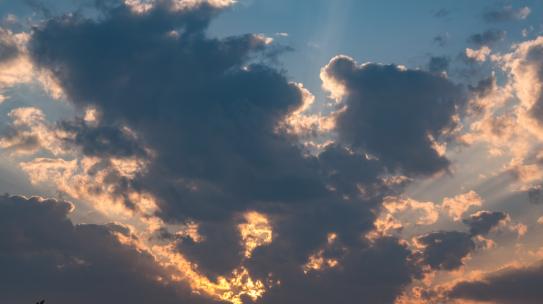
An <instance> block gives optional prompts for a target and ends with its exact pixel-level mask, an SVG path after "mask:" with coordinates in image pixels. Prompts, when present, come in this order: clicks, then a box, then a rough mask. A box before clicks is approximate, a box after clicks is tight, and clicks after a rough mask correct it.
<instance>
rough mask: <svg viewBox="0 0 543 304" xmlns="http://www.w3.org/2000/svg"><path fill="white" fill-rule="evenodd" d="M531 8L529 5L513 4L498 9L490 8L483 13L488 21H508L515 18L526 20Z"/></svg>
mask: <svg viewBox="0 0 543 304" xmlns="http://www.w3.org/2000/svg"><path fill="white" fill-rule="evenodd" d="M531 12H532V11H531V9H530V8H529V7H527V6H524V7H519V8H513V7H512V6H510V5H508V6H504V7H501V8H498V9H490V10H488V11H487V12H485V13H484V14H483V19H484V20H485V21H486V22H491V23H496V22H506V21H514V20H524V19H526V18H527V17H528V16H529V15H530V13H531Z"/></svg>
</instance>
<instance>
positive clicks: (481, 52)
mask: <svg viewBox="0 0 543 304" xmlns="http://www.w3.org/2000/svg"><path fill="white" fill-rule="evenodd" d="M491 52H492V50H491V49H490V48H489V47H488V46H483V47H481V48H480V49H477V50H474V49H470V48H466V51H465V55H466V58H468V59H471V60H473V61H479V62H484V61H486V58H487V57H488V56H489V55H490V53H491Z"/></svg>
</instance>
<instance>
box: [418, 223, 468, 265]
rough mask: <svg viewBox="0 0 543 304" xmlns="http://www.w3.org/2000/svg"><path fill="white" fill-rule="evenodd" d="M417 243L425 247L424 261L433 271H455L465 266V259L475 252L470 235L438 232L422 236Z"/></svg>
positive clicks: (455, 232) (456, 232) (457, 232)
mask: <svg viewBox="0 0 543 304" xmlns="http://www.w3.org/2000/svg"><path fill="white" fill-rule="evenodd" d="M417 242H418V243H420V244H421V245H422V246H423V248H424V249H423V251H422V260H423V263H424V264H427V265H429V266H430V267H431V268H432V269H443V270H453V269H456V268H459V267H460V266H462V265H463V264H464V262H463V259H464V258H466V257H467V256H468V254H469V253H470V252H471V251H473V250H475V243H474V242H473V240H472V239H471V236H470V235H469V234H468V233H464V232H459V231H438V232H432V233H429V234H426V235H422V236H420V237H419V238H418V239H417Z"/></svg>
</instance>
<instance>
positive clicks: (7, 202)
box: [0, 196, 212, 304]
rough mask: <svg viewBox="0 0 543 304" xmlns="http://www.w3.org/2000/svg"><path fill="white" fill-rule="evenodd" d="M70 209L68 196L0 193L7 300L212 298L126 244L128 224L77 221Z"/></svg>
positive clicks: (0, 258) (1, 279)
mask: <svg viewBox="0 0 543 304" xmlns="http://www.w3.org/2000/svg"><path fill="white" fill-rule="evenodd" d="M72 209H73V206H72V205H71V204H70V203H67V202H64V201H56V200H52V199H42V198H38V197H33V198H24V197H19V196H2V197H0V228H1V229H0V231H1V232H0V243H1V244H2V246H0V265H1V267H2V275H0V283H1V284H2V286H3V287H4V291H3V292H2V294H0V300H1V301H2V302H7V303H11V302H21V301H22V302H28V303H33V301H35V300H36V299H38V298H44V299H46V300H47V301H48V302H49V301H50V302H54V303H59V304H63V303H66V304H67V303H74V302H77V303H83V304H84V303H88V304H90V303H100V302H102V303H111V302H124V301H128V302H130V303H149V302H153V301H159V302H160V303H180V302H181V303H212V301H210V300H206V299H205V298H203V297H199V296H196V295H192V294H191V292H190V291H189V289H188V287H187V286H185V285H183V284H179V283H177V284H175V285H174V284H171V283H170V282H169V280H168V279H167V277H168V274H167V273H166V272H165V271H164V270H163V269H162V268H161V267H159V266H158V264H157V263H156V261H155V260H154V258H153V256H151V255H149V253H147V252H142V251H138V250H137V249H136V248H134V247H132V246H130V245H127V244H123V243H122V242H121V241H120V238H122V237H125V238H130V237H133V236H131V234H130V231H129V229H127V227H124V226H119V225H116V224H109V225H92V224H80V225H74V224H73V223H72V222H71V221H70V220H69V219H68V217H67V216H68V213H69V212H70V211H71V210H72ZM120 282H121V283H120Z"/></svg>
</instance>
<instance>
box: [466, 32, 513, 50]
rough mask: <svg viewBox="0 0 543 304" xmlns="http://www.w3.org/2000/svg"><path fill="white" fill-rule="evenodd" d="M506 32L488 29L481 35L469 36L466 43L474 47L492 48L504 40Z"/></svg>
mask: <svg viewBox="0 0 543 304" xmlns="http://www.w3.org/2000/svg"><path fill="white" fill-rule="evenodd" d="M506 34H507V32H505V31H504V30H497V29H490V30H486V31H484V32H482V33H477V34H473V35H471V36H469V38H468V42H469V43H472V44H474V45H476V46H479V47H480V46H483V45H486V46H492V45H493V44H495V43H496V42H500V41H502V40H503V39H504V38H505V35H506Z"/></svg>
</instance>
